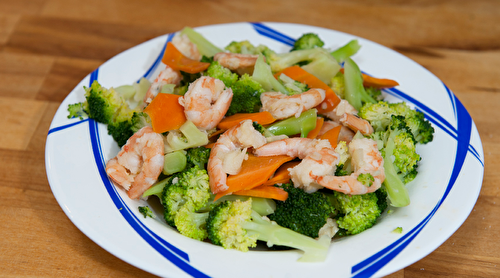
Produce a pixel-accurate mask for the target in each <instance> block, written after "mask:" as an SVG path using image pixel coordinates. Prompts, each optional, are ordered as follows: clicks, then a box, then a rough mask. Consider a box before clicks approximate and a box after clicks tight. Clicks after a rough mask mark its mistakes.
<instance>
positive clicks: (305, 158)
mask: <svg viewBox="0 0 500 278" xmlns="http://www.w3.org/2000/svg"><path fill="white" fill-rule="evenodd" d="M254 154H255V155H257V156H275V155H288V156H291V157H298V158H300V159H302V161H301V162H300V163H299V164H298V165H297V166H295V167H293V168H291V170H289V171H290V177H291V179H292V182H293V184H294V186H295V187H300V188H303V189H304V191H306V192H309V193H311V192H315V191H317V190H318V189H321V188H322V186H320V185H318V184H317V183H316V182H315V179H316V177H318V176H325V175H333V174H334V173H335V167H336V165H337V163H338V162H339V155H338V154H337V153H336V152H335V150H334V149H333V148H332V147H331V145H330V142H329V141H328V140H317V139H310V138H286V139H283V140H279V141H274V142H271V143H268V144H266V145H264V146H262V147H260V148H258V149H255V150H254Z"/></svg>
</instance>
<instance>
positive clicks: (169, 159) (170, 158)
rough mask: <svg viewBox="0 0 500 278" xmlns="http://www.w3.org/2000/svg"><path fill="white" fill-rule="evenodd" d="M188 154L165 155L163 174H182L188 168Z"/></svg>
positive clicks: (172, 153) (181, 151) (174, 153)
mask: <svg viewBox="0 0 500 278" xmlns="http://www.w3.org/2000/svg"><path fill="white" fill-rule="evenodd" d="M186 163H187V159H186V154H185V151H183V150H180V151H175V152H171V153H167V154H166V155H165V162H164V163H163V174H165V175H172V174H173V173H177V172H180V171H182V170H184V168H186Z"/></svg>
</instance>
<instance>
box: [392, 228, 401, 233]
mask: <svg viewBox="0 0 500 278" xmlns="http://www.w3.org/2000/svg"><path fill="white" fill-rule="evenodd" d="M392 232H393V233H395V234H402V233H403V228H402V227H397V228H396V229H394V230H392Z"/></svg>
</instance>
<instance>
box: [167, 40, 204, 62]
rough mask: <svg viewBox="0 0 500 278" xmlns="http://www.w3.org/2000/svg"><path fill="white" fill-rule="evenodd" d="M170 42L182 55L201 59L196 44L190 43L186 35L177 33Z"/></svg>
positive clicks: (197, 59)
mask: <svg viewBox="0 0 500 278" xmlns="http://www.w3.org/2000/svg"><path fill="white" fill-rule="evenodd" d="M172 44H173V45H174V46H175V48H177V50H179V51H180V52H181V53H182V54H183V55H184V56H186V57H189V58H191V59H193V60H196V61H199V60H201V54H200V51H199V50H198V47H197V46H196V44H194V43H192V42H191V40H189V38H188V36H186V35H184V34H181V33H177V34H175V36H174V37H173V38H172Z"/></svg>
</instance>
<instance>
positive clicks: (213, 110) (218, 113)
mask: <svg viewBox="0 0 500 278" xmlns="http://www.w3.org/2000/svg"><path fill="white" fill-rule="evenodd" d="M232 99H233V91H232V90H231V88H227V89H225V85H224V82H222V81H221V80H219V79H216V78H212V77H208V76H202V77H200V78H198V79H196V80H195V81H194V82H193V83H191V84H190V85H189V88H188V91H187V92H186V94H185V95H184V96H183V97H181V98H179V103H180V104H181V105H182V106H184V114H186V118H187V119H188V120H190V121H191V122H193V123H194V125H195V126H196V127H198V128H199V129H201V130H210V129H213V128H215V127H216V126H217V124H218V123H219V122H220V121H221V120H222V118H223V117H224V115H225V114H226V112H227V110H228V109H229V105H230V104H231V100H232Z"/></svg>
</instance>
